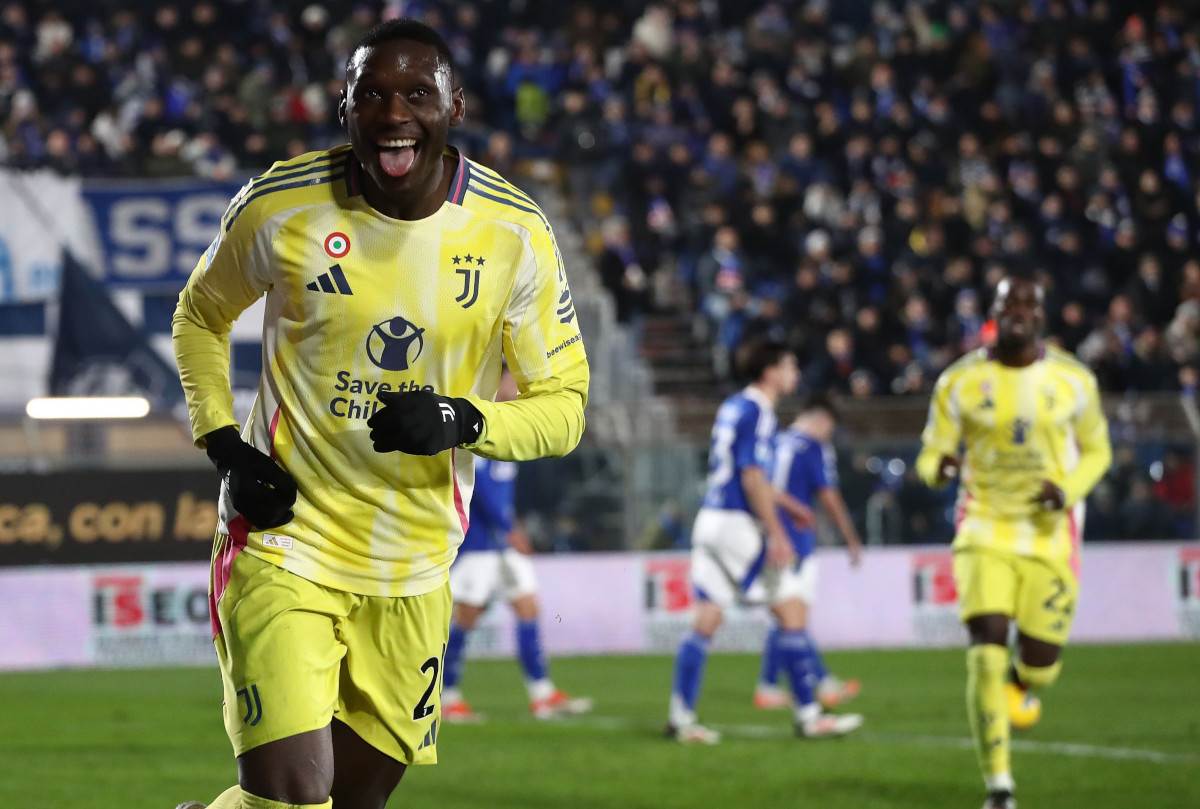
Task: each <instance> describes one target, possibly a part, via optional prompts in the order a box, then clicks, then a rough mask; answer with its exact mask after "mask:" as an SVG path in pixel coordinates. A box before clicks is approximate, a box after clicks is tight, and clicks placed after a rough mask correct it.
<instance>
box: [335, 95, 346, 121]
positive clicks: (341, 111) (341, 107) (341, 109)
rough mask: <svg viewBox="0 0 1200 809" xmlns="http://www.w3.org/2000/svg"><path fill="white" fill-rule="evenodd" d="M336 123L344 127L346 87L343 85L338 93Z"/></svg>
mask: <svg viewBox="0 0 1200 809" xmlns="http://www.w3.org/2000/svg"><path fill="white" fill-rule="evenodd" d="M337 112H338V123H339V124H341V125H342V129H345V128H346V88H345V87H343V88H342V90H341V92H339V93H338V110H337Z"/></svg>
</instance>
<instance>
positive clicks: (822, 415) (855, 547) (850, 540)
mask: <svg viewBox="0 0 1200 809" xmlns="http://www.w3.org/2000/svg"><path fill="white" fill-rule="evenodd" d="M836 426H837V411H836V409H835V408H834V405H833V403H832V402H831V401H830V400H829V398H828V397H826V396H823V395H820V394H814V395H812V396H810V397H808V398H807V399H806V400H805V402H804V404H803V405H802V406H801V408H800V413H799V415H798V416H797V418H796V420H795V421H794V422H793V423H792V426H791V427H789V428H788V429H786V430H782V431H780V432H779V434H778V435H776V437H775V445H774V447H775V457H774V473H773V474H772V483H773V484H774V485H775V487H776V488H778V489H781V490H782V491H785V492H787V493H788V494H790V495H791V496H792V497H795V498H796V499H797V500H799V501H800V502H801V503H803V504H804V505H806V506H808V507H809V508H814V507H815V506H816V505H818V504H820V506H821V507H822V508H823V509H824V510H825V512H826V513H827V514H828V515H829V516H830V518H831V519H832V520H833V522H834V524H835V525H836V526H837V528H838V531H840V532H841V534H842V536H843V537H844V538H845V540H846V548H847V550H848V551H849V552H850V564H851V566H854V567H857V566H858V563H859V560H860V558H861V556H862V542H861V541H860V540H859V537H858V531H857V529H855V527H854V521H853V520H851V519H850V514H849V512H848V511H847V510H846V503H845V502H844V501H843V500H842V496H841V493H840V492H839V491H838V474H837V455H836V454H835V453H834V450H833V446H832V445H831V443H830V442H831V441H832V439H833V431H834V428H835V427H836ZM780 521H781V522H782V523H783V526H784V529H785V530H786V531H787V533H788V537H789V538H790V539H791V541H792V547H793V549H794V550H795V551H796V558H797V560H798V562H797V573H798V579H799V584H800V590H799V595H800V598H801V600H802V601H803V602H804V607H805V609H804V621H803V624H804V625H805V626H806V625H807V623H808V612H809V611H810V610H811V609H812V604H813V599H814V598H815V596H816V587H817V560H816V559H815V558H813V551H814V550H815V548H816V544H817V537H816V533H815V531H814V530H813V527H812V526H802V525H797V524H796V522H795V521H793V520H792V519H791V518H790V517H789V516H788V514H787V513H786V512H781V513H780ZM799 632H800V633H802V634H803V636H804V646H805V649H806V654H807V659H808V681H809V688H810V690H813V691H815V694H816V697H817V699H818V700H819V701H820V703H821V704H822V705H824V706H825V707H826V708H832V707H834V706H835V705H840V704H841V703H843V702H846V701H847V700H849V699H853V698H854V697H855V696H857V695H858V692H859V689H860V683H859V682H858V680H841V679H839V678H837V677H835V676H833V675H831V674H830V673H829V672H828V670H827V669H826V668H825V663H824V661H823V660H822V658H821V654H820V652H818V651H817V647H816V644H815V643H814V642H813V640H812V638H811V637H809V635H808V632H807V629H805V628H802V629H800V630H799ZM780 634H781V633H780V631H779V629H778V627H776V626H772V628H771V630H770V631H769V632H768V633H767V641H766V646H765V648H764V649H763V660H762V669H761V671H760V673H759V680H758V686H757V688H756V689H755V692H754V706H755V707H756V708H765V709H772V708H786V707H788V706H789V705H791V704H792V701H793V697H792V694H791V693H789V692H788V691H787V690H786V689H783V688H781V687H780V686H778V685H777V683H778V680H779V671H780V669H781V668H782V654H781V650H780V648H779V638H780Z"/></svg>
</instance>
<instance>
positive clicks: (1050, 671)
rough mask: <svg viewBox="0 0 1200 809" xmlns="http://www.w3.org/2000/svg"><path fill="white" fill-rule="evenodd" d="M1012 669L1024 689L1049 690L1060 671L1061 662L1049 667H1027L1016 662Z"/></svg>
mask: <svg viewBox="0 0 1200 809" xmlns="http://www.w3.org/2000/svg"><path fill="white" fill-rule="evenodd" d="M1013 668H1015V669H1016V670H1017V676H1018V677H1019V678H1020V679H1021V685H1023V686H1024V687H1025V688H1034V689H1037V688H1049V687H1050V686H1052V685H1054V681H1055V680H1057V679H1058V673H1059V672H1060V671H1062V661H1061V660H1058V661H1055V662H1054V663H1053V664H1052V665H1049V666H1029V665H1026V664H1025V663H1023V662H1021V661H1020V660H1018V661H1016V663H1014V664H1013Z"/></svg>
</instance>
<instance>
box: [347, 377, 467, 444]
mask: <svg viewBox="0 0 1200 809" xmlns="http://www.w3.org/2000/svg"><path fill="white" fill-rule="evenodd" d="M379 401H381V402H383V407H381V408H380V409H379V410H377V411H375V414H374V415H373V416H371V418H369V419H367V426H368V427H370V428H371V443H372V444H373V445H374V447H375V451H376V452H405V453H408V454H409V455H437V454H438V453H439V452H445V451H446V450H448V449H450V448H451V447H457V446H458V445H459V444H470V443H473V442H474V441H477V440H478V439H479V434H480V433H481V432H483V416H482V415H481V414H480V412H479V411H478V410H477V409H475V405H473V404H471V403H470V402H468V401H467V400H466V399H457V398H451V397H449V396H440V395H438V394H436V393H434V392H433V391H431V390H417V391H403V392H402V391H384V392H383V393H380V394H379Z"/></svg>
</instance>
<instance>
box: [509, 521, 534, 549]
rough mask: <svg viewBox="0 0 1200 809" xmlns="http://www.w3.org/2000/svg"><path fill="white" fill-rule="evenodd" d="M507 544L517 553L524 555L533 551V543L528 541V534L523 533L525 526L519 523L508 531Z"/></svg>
mask: <svg viewBox="0 0 1200 809" xmlns="http://www.w3.org/2000/svg"><path fill="white" fill-rule="evenodd" d="M508 544H509V547H511V548H512V549H513V550H514V551H516V552H517V553H523V554H525V555H526V556H528V555H529V554H531V553H533V543H532V542H530V541H529V534H527V533H525V526H523V525H520V524H519V523H518V524H517V525H514V526H513V528H512V530H511V531H509V532H508Z"/></svg>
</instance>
